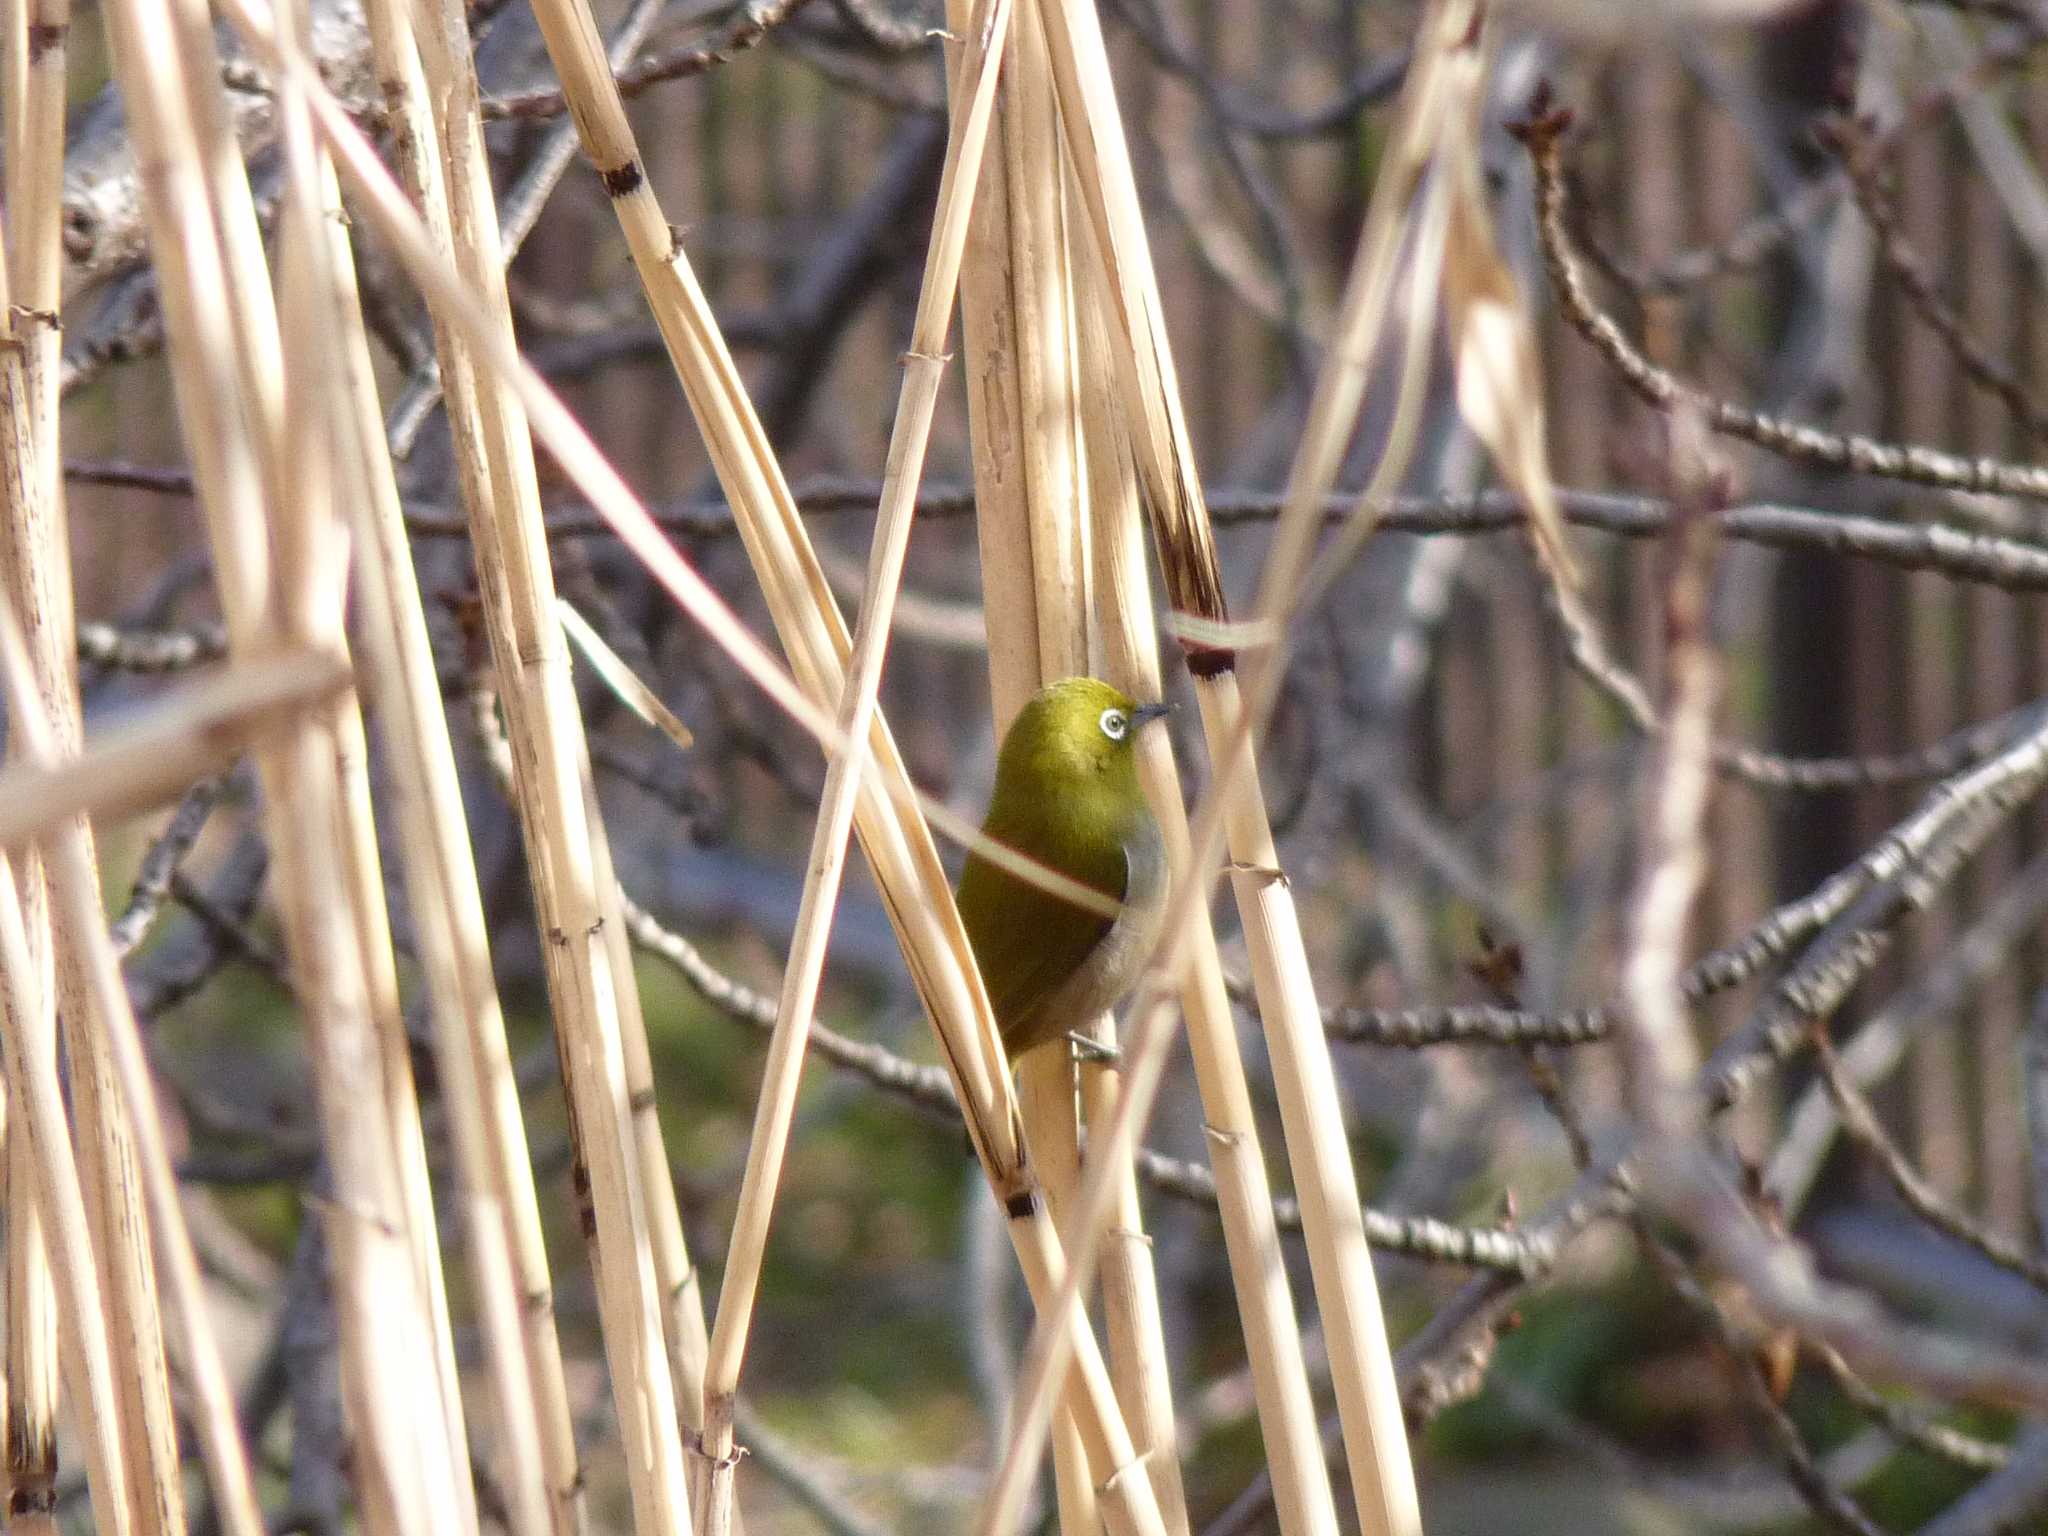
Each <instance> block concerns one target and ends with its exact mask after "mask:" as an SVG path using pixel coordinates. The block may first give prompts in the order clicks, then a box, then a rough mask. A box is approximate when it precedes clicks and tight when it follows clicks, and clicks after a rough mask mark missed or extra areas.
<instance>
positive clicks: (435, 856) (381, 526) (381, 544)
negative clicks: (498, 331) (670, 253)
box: [352, 0, 585, 1536]
mask: <svg viewBox="0 0 2048 1536" xmlns="http://www.w3.org/2000/svg"><path fill="white" fill-rule="evenodd" d="M366 9H367V14H368V19H369V27H370V41H371V48H372V51H373V54H374V56H375V58H376V61H377V66H378V73H379V77H380V78H381V79H383V80H384V81H385V82H386V108H387V115H386V123H387V126H388V129H389V131H390V132H391V135H392V138H393V142H394V144H395V145H396V147H397V150H398V159H399V163H400V165H401V166H402V168H403V170H404V172H405V175H406V179H407V182H408V184H409V185H410V186H411V188H412V191H413V195H414V197H415V198H416V200H417V202H418V204H419V206H420V207H421V208H422V209H423V210H425V212H426V215H427V217H428V219H429V221H430V223H432V225H433V227H434V228H435V230H436V232H437V234H438V235H439V237H440V243H441V244H442V245H443V247H444V248H445V247H446V246H447V244H448V240H449V235H448V228H449V222H450V204H449V199H448V196H447V193H446V190H445V186H446V183H445V180H444V178H443V176H442V171H441V167H442V163H443V162H442V151H441V149H440V133H439V130H438V129H437V127H436V125H435V121H434V116H433V112H432V108H431V106H430V104H429V97H428V91H427V83H426V79H425V76H424V74H423V71H422V67H421V63H420V56H419V52H418V49H417V47H416V45H415V42H414V37H413V26H412V17H411V11H410V8H409V7H407V6H405V5H402V4H398V3H395V0H371V3H370V4H369V5H368V6H367V7H366ZM459 122H460V120H459V119H457V123H458V126H459ZM444 330H445V328H444ZM438 339H439V342H440V362H441V378H442V380H443V383H444V385H445V386H446V397H445V398H446V401H447V413H448V421H449V429H450V435H451V438H452V440H453V442H454V444H455V447H456V454H457V464H458V466H459V468H460V469H461V471H462V473H463V475H464V487H465V495H466V496H467V497H468V498H470V501H469V504H470V505H472V506H482V505H486V504H488V501H489V498H490V495H491V489H490V487H491V484H492V482H491V481H490V479H489V468H488V465H489V447H488V443H489V434H488V432H487V429H486V423H485V418H484V417H483V415H482V414H481V409H480V405H479V400H478V396H477V392H476V390H475V388H474V387H473V385H472V383H471V378H472V372H473V370H472V366H471V362H470V358H469V353H468V350H467V349H466V348H465V347H463V346H462V344H461V343H460V342H459V341H453V340H451V339H450V338H449V337H448V336H447V335H445V334H442V335H440V336H439V338H438ZM354 365H355V364H352V366H354ZM359 430H367V429H366V428H365V429H359ZM508 451H509V450H508ZM363 452H364V454H365V455H366V457H367V456H368V455H371V454H374V453H377V452H379V450H378V449H375V448H372V447H371V446H369V444H368V443H367V439H366V440H365V443H364V447H363ZM372 481H373V485H374V486H375V493H374V494H375V497H376V501H375V504H374V505H366V506H365V508H364V511H365V514H366V516H367V517H368V521H369V526H368V527H367V528H364V529H363V530H362V531H361V533H360V534H359V537H361V538H363V539H365V544H364V546H363V548H362V550H361V553H362V555H363V558H364V560H365V562H366V570H365V578H366V579H365V582H364V589H365V621H366V625H367V626H368V627H370V628H373V629H378V630H382V629H385V628H387V627H388V628H389V629H390V630H391V632H392V635H393V641H394V650H393V652H392V653H391V654H390V655H389V656H388V657H385V658H384V659H383V660H380V653H379V650H378V647H377V643H376V642H375V641H374V640H373V641H372V643H371V648H370V661H371V677H372V683H373V687H374V688H375V689H376V690H377V694H378V697H379V698H380V700H382V699H384V698H385V695H384V692H383V690H384V689H385V688H386V687H387V686H390V685H391V684H392V683H393V682H394V681H401V682H402V690H403V698H404V700H405V702H404V703H403V704H402V705H399V706H398V707H396V708H394V707H393V705H392V704H391V703H383V704H381V705H380V713H381V714H383V716H384V717H385V719H386V728H387V730H389V731H390V732H391V733H392V737H393V746H392V750H393V755H394V759H395V760H396V761H397V762H399V763H401V764H403V765H407V766H403V767H401V768H400V771H399V777H400V794H401V797H402V798H401V804H400V815H401V817H402V818H404V817H409V816H411V815H413V814H414V812H415V809H416V807H415V805H413V804H409V803H408V801H409V799H410V797H411V796H412V795H414V794H418V795H420V796H421V797H422V803H423V804H424V805H425V806H426V807H430V808H433V809H434V812H435V814H434V818H433V819H434V825H433V829H432V830H433V838H432V841H431V842H421V841H420V840H419V839H417V838H408V839H407V841H408V842H409V843H410V844H413V845H414V846H415V849H416V851H417V852H418V855H419V857H418V862H417V864H409V865H408V879H409V880H415V879H416V880H420V881H432V882H435V883H436V887H437V889H438V890H439V893H440V895H439V899H438V900H437V899H435V898H434V897H432V896H429V895H426V894H425V893H424V892H423V891H422V890H421V889H420V888H413V905H414V908H415V910H416V911H426V910H428V909H431V910H433V911H434V912H435V913H437V914H438V915H439V918H440V919H442V920H445V922H446V923H447V925H448V926H447V928H446V929H441V928H440V925H439V923H438V922H437V924H436V929H437V931H436V932H435V933H434V934H432V935H429V934H427V933H425V932H424V931H423V933H422V952H423V955H424V956H426V958H427V960H428V986H429V990H430V995H432V996H433V997H434V998H435V1020H436V1025H437V1031H438V1029H439V1027H440V1026H441V1025H442V1024H443V1023H444V1022H445V1021H446V1019H447V1018H448V1017H449V1015H448V1012H447V1011H446V1010H447V1009H448V1008H450V1007H452V1008H454V1009H455V1010H456V1011H457V1014H456V1016H457V1017H459V1018H460V1019H461V1021H462V1023H463V1027H464V1030H465V1032H466V1035H467V1040H466V1044H465V1046H464V1049H463V1052H462V1054H465V1055H473V1057H474V1061H475V1065H474V1068H473V1069H472V1068H471V1067H470V1066H469V1065H468V1064H466V1063H456V1064H454V1066H453V1070H452V1072H451V1070H450V1064H449V1063H447V1062H445V1061H444V1063H443V1067H442V1070H443V1072H444V1074H447V1080H448V1081H449V1083H450V1084H451V1093H452V1095H453V1096H454V1097H458V1098H459V1097H461V1096H462V1095H461V1094H460V1093H459V1092H456V1091H454V1090H453V1087H452V1085H453V1084H455V1083H457V1082H459V1081H462V1080H463V1079H464V1078H465V1077H469V1076H470V1075H471V1073H472V1070H473V1077H471V1080H472V1081H473V1083H474V1085H475V1088H476V1091H477V1093H478V1095H479V1096H478V1098H477V1101H476V1102H477V1103H478V1105H479V1106H480V1107H481V1109H482V1111H483V1124H482V1127H481V1129H482V1131H483V1133H484V1151H485V1155H486V1156H487V1157H488V1159H489V1163H490V1168H491V1177H490V1178H489V1180H488V1181H485V1180H484V1179H482V1178H481V1177H478V1176H475V1175H472V1182H471V1185H470V1188H471V1190H472V1192H473V1193H472V1196H471V1198H472V1200H479V1199H482V1198H483V1197H484V1193H483V1192H484V1191H486V1190H494V1191H495V1192H496V1195H497V1198H498V1199H499V1200H500V1201H501V1202H502V1211H503V1215H504V1219H505V1221H506V1224H507V1226H506V1237H507V1238H508V1239H509V1242H510V1247H511V1257H512V1261H513V1264H514V1266H515V1270H516V1277H515V1284H516V1290H515V1297H516V1299H517V1302H518V1305H519V1308H520V1328H521V1334H522V1342H523V1347H524V1352H525V1364H526V1377H527V1380H528V1383H529V1393H530V1396H529V1399H528V1400H529V1401H530V1402H531V1405H532V1411H533V1413H534V1415H535V1417H536V1419H537V1421H538V1433H539V1437H540V1444H539V1450H538V1458H537V1460H536V1462H535V1464H534V1465H535V1470H536V1472H537V1474H538V1475H539V1477H540V1478H541V1481H542V1483H543V1487H544V1490H545V1494H546V1497H547V1500H548V1515H549V1529H550V1531H551V1533H552V1536H581V1532H582V1531H583V1529H584V1523H585V1511H584V1501H583V1488H584V1478H583V1469H582V1463H581V1460H580V1458H579V1456H578V1454H577V1449H576V1435H575V1427H574V1423H573V1420H572V1418H571V1415H570V1409H569V1397H568V1385H567V1381H566V1378H565V1376H564V1373H563V1368H562V1353H561V1345H560V1341H559V1339H558V1338H557V1336H556V1332H555V1322H554V1299H553V1298H554V1286H553V1280H552V1278H551V1276H550V1273H549V1267H548V1256H547V1245H546V1241H545V1238H544V1234H543V1232H542V1228H541V1222H540V1202H539V1196H538V1193H537V1191H536V1190H535V1188H534V1184H533V1167H532V1160H531V1158H530V1156H529V1155H528V1152H527V1144H526V1132H525V1126H524V1123H523V1118H522V1115H521V1111H520V1106H519V1094H518V1088H517V1085H516V1083H515V1082H514V1080H513V1076H512V1066H511V1058H510V1053H509V1050H508V1048H507V1045H506V1041H505V1033H504V1020H503V1016H502V1014H501V1013H500V1012H499V1009H498V1003H497V995H496V990H495V986H494V984H493V982H492V979H491V971H490V963H489V955H488V953H487V952H486V947H485V933H486V927H485V921H484V915H483V909H482V904H481V896H480V894H479V892H478V890H477V885H476V871H475V864H474V857H473V855H472V853H471V850H470V846H469V842H468V839H467V837H466V836H465V835H463V831H462V826H463V823H462V820H461V818H460V817H459V816H457V815H455V814H454V813H455V812H456V811H458V810H459V807H460V794H459V785H457V783H456V781H455V779H454V777H453V768H454V765H453V759H452V756H451V755H450V750H449V743H448V732H447V726H446V722H445V719H444V718H442V716H441V711H440V693H439V684H438V680H437V679H436V677H435V673H434V668H433V658H432V655H431V653H430V651H428V650H427V649H426V648H425V646H424V641H425V629H424V622H425V621H424V615H423V613H422V612H421V610H420V602H419V594H418V589H417V584H416V582H415V581H414V579H413V576H412V574H411V564H412V558H411V551H410V548H409V546H408V545H407V543H406V540H405V536H404V528H403V524H402V521H400V520H398V519H397V517H396V516H395V514H396V512H397V509H396V508H395V507H392V506H388V505H386V504H385V502H384V499H383V494H384V493H383V488H382V487H383V479H382V476H381V475H377V474H373V475H372ZM401 557H402V563H401ZM379 603H383V604H384V605H385V609H386V612H385V618H384V621H383V623H381V624H380V623H378V622H377V621H376V620H375V619H374V618H373V617H372V615H371V613H370V609H371V608H372V607H373V606H374V605H377V604H379ZM387 664H388V665H389V666H391V667H395V668H396V669H397V673H396V674H387V673H386V671H385V668H386V665H387ZM429 705H431V708H429V707H428V706H429ZM437 720H439V721H440V723H439V724H436V723H435V722H436V721H437ZM415 774H417V775H418V777H417V778H415V777H414V775H415ZM451 795H452V796H453V798H452V799H451V798H450V797H451ZM429 849H431V850H432V852H431V853H429V852H428V850H429ZM416 921H419V919H416ZM443 940H445V941H446V942H447V943H448V944H450V945H452V949H451V950H443V949H441V948H439V944H440V942H441V941H443ZM451 960H452V962H453V963H452V966H451V965H449V964H447V963H446V962H449V961H451ZM450 987H452V988H453V989H454V990H453V991H450V990H449V988H450ZM436 1038H437V1043H438V1042H440V1041H442V1039H443V1037H442V1036H441V1035H440V1034H439V1033H438V1032H437V1037H436ZM446 1043H447V1044H449V1045H454V1044H455V1043H456V1042H452V1041H451V1042H446ZM457 1113H458V1114H461V1113H462V1112H460V1111H458V1112H457ZM463 1118H464V1119H466V1116H464V1117H463ZM472 1129H473V1128H472V1127H470V1126H468V1125H466V1124H464V1123H462V1122H461V1121H460V1120H458V1121H457V1122H456V1123H455V1125H454V1130H455V1135H456V1141H457V1156H458V1158H459V1159H461V1160H462V1162H463V1163H464V1165H465V1166H468V1167H473V1166H474V1165H473V1164H471V1163H470V1158H471V1156H472V1154H473V1152H474V1151H475V1148H474V1146H473V1145H472V1143H471V1141H470V1136H471V1131H472ZM469 1221H470V1230H471V1236H472V1239H473V1241H475V1242H477V1243H479V1244H481V1245H482V1246H481V1247H480V1248H479V1249H478V1250H477V1256H476V1259H475V1262H476V1263H477V1264H478V1266H479V1269H480V1270H481V1271H488V1270H489V1269H491V1268H493V1267H494V1266H493V1264H492V1262H491V1261H490V1260H489V1259H487V1258H486V1257H484V1254H485V1253H486V1252H487V1250H488V1249H490V1248H491V1247H492V1246H493V1245H494V1243H495V1239H494V1237H493V1235H492V1233H491V1230H490V1222H489V1219H488V1217H487V1216H486V1215H485V1213H484V1212H483V1211H482V1210H481V1209H479V1208H478V1207H476V1206H472V1207H471V1208H470V1213H469ZM484 1283H485V1284H486V1286H490V1285H494V1284H495V1282H489V1281H485V1282H484ZM482 1299H483V1302H484V1305H485V1308H486V1311H487V1317H488V1315H489V1314H490V1313H491V1312H494V1311H495V1309H496V1307H497V1306H498V1305H499V1302H498V1300H497V1298H496V1297H495V1296H493V1295H492V1294H490V1292H489V1290H488V1289H487V1290H486V1291H485V1293H484V1295H483V1297H482ZM487 1326H493V1327H494V1326H495V1325H488V1324H487ZM494 1347H495V1346H494ZM493 1369H494V1372H495V1374H496V1377H497V1382H498V1389H499V1392H500V1394H501V1397H502V1399H503V1400H504V1403H505V1405H506V1411H507V1412H508V1413H510V1414H512V1415H513V1416H514V1419H518V1420H523V1418H524V1413H523V1412H522V1411H520V1410H519V1409H517V1408H515V1407H513V1406H512V1405H513V1400H514V1399H515V1397H517V1396H518V1393H517V1391H516V1388H515V1386H514V1379H515V1376H516V1373H517V1367H516V1366H514V1365H513V1364H512V1363H511V1362H510V1361H509V1360H504V1359H500V1358H498V1357H496V1356H495V1355H494V1364H493ZM506 1429H507V1437H508V1438H507V1444H506V1456H507V1458H508V1459H509V1458H510V1457H512V1456H515V1455H517V1454H518V1446H519V1445H520V1443H521V1441H522V1440H523V1437H524V1428H523V1424H521V1423H517V1422H513V1420H511V1419H508V1421H507V1425H506ZM519 1496H520V1495H519V1491H518V1490H516V1489H515V1491H514V1497H515V1501H516V1499H517V1498H518V1497H519Z"/></svg>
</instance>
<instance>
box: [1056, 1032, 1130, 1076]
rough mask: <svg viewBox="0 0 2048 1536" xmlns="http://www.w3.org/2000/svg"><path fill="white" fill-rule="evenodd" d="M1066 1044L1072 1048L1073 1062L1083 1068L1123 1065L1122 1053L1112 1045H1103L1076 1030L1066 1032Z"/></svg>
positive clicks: (1092, 1037)
mask: <svg viewBox="0 0 2048 1536" xmlns="http://www.w3.org/2000/svg"><path fill="white" fill-rule="evenodd" d="M1067 1044H1068V1045H1069V1046H1070V1047H1072V1049H1073V1052H1074V1061H1075V1063H1076V1064H1077V1065H1079V1066H1084V1067H1116V1066H1121V1065H1122V1064H1123V1059H1124V1053H1123V1052H1122V1051H1121V1050H1119V1049H1117V1047H1115V1046H1113V1045H1105V1044H1103V1043H1102V1041H1100V1040H1097V1039H1096V1038H1095V1037H1094V1036H1092V1035H1084V1034H1083V1033H1081V1031H1080V1030H1078V1029H1072V1030H1068V1031H1067Z"/></svg>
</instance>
